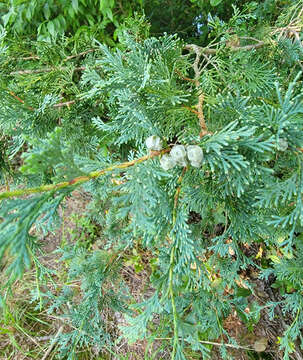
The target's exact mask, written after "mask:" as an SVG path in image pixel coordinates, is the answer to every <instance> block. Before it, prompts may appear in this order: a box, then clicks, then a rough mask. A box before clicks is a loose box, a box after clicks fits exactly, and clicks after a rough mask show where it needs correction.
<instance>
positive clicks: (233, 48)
mask: <svg viewBox="0 0 303 360" xmlns="http://www.w3.org/2000/svg"><path fill="white" fill-rule="evenodd" d="M240 39H245V37H242V38H240ZM247 39H251V40H254V41H257V44H251V45H244V46H233V45H231V44H229V45H228V44H227V46H226V47H227V48H229V49H230V50H231V51H249V50H254V49H259V48H261V47H263V46H264V45H265V42H264V41H261V40H258V39H255V38H248V37H247ZM194 48H195V52H196V51H197V52H199V53H200V54H202V53H203V54H206V55H214V54H217V53H218V52H219V50H220V49H211V48H209V47H201V46H198V45H195V44H188V45H185V46H184V49H185V50H189V51H193V49H194Z"/></svg>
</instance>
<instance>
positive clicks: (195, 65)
mask: <svg viewBox="0 0 303 360" xmlns="http://www.w3.org/2000/svg"><path fill="white" fill-rule="evenodd" d="M186 48H187V50H190V51H192V52H194V53H195V54H196V58H195V61H194V63H193V69H194V72H195V79H194V82H195V86H196V88H197V90H198V91H200V93H199V95H198V104H197V112H198V114H197V116H198V119H199V125H200V128H201V131H200V138H202V137H203V136H205V135H206V134H208V131H207V126H206V122H205V118H204V114H203V101H204V94H203V93H202V92H201V90H199V87H200V80H199V79H200V76H201V70H200V69H199V62H200V58H201V55H202V53H201V50H200V47H199V46H197V45H187V46H186Z"/></svg>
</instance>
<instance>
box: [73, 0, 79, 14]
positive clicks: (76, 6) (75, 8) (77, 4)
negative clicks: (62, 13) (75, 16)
mask: <svg viewBox="0 0 303 360" xmlns="http://www.w3.org/2000/svg"><path fill="white" fill-rule="evenodd" d="M72 7H73V9H74V10H75V12H76V13H77V12H78V10H79V3H78V0H72Z"/></svg>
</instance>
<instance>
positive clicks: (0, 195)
mask: <svg viewBox="0 0 303 360" xmlns="http://www.w3.org/2000/svg"><path fill="white" fill-rule="evenodd" d="M170 149H171V148H170V147H168V148H166V149H163V150H161V151H152V152H150V154H148V155H146V156H143V157H141V158H139V159H135V160H132V161H128V162H125V163H122V164H115V165H112V166H109V167H107V168H105V169H102V170H98V171H93V172H91V173H89V174H88V175H85V176H78V177H77V178H74V179H72V180H70V181H64V182H60V183H57V184H48V185H41V186H37V187H34V188H27V189H17V190H12V191H2V192H0V200H3V199H9V198H12V197H16V196H17V197H20V196H24V195H30V194H37V193H43V192H48V191H57V190H60V189H64V188H68V187H70V186H74V185H77V186H78V185H81V184H83V183H85V182H88V181H90V180H93V179H97V178H99V177H100V176H103V175H105V174H107V173H108V172H111V171H113V170H115V169H126V168H129V167H131V166H134V165H135V164H138V163H141V162H143V161H146V160H149V159H152V158H154V157H157V156H160V155H162V154H165V153H167V152H169V151H170Z"/></svg>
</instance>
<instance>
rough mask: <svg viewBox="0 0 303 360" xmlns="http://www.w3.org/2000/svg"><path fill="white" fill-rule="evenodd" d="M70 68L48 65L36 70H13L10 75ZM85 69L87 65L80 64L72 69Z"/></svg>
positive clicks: (67, 68)
mask: <svg viewBox="0 0 303 360" xmlns="http://www.w3.org/2000/svg"><path fill="white" fill-rule="evenodd" d="M69 69H70V68H69V67H67V66H63V67H47V68H43V69H34V70H17V71H12V72H11V73H10V75H31V74H41V73H47V72H52V71H64V70H69ZM85 69H86V67H85V66H79V67H76V68H74V69H72V70H73V71H83V70H85Z"/></svg>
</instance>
